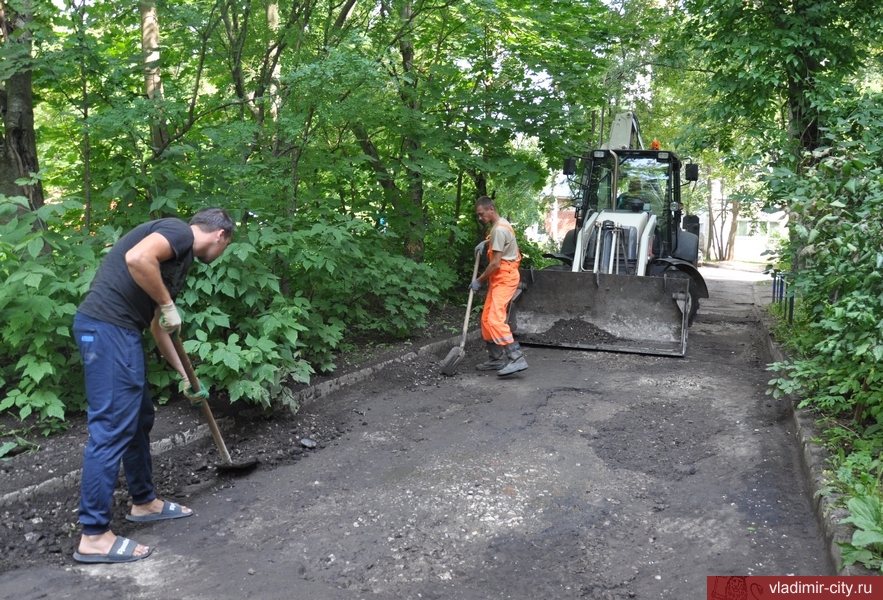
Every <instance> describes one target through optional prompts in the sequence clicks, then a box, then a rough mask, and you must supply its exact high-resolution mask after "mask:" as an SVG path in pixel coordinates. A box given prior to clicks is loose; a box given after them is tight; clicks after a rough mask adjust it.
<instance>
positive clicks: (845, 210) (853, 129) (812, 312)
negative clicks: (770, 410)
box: [771, 98, 883, 424]
mask: <svg viewBox="0 0 883 600" xmlns="http://www.w3.org/2000/svg"><path fill="white" fill-rule="evenodd" d="M878 102H879V100H878V99H875V98H868V99H867V103H866V104H865V105H864V106H863V107H861V108H860V109H859V110H857V111H855V112H854V113H853V114H851V115H850V116H849V118H845V119H842V120H840V121H838V122H837V123H836V124H835V125H834V127H832V128H831V130H830V134H829V135H830V139H831V146H830V147H827V148H825V149H822V150H820V151H819V152H818V153H817V154H818V156H819V160H818V162H817V165H816V166H815V167H814V168H813V169H810V170H809V171H808V172H807V173H806V174H805V175H804V176H802V177H797V176H795V175H794V174H792V173H789V172H787V171H785V170H782V169H780V170H778V171H776V172H775V174H774V180H773V181H772V182H771V183H772V187H773V188H774V189H775V191H776V193H777V194H778V195H780V196H788V197H789V203H790V207H791V223H790V230H791V236H792V237H791V240H790V242H789V244H788V247H787V249H786V251H785V252H786V254H785V256H784V258H785V260H786V261H787V262H789V263H790V264H794V265H799V269H798V270H797V271H796V272H795V273H794V276H793V278H792V280H791V284H790V289H789V293H791V294H794V296H795V298H796V299H797V302H796V304H797V306H798V312H800V313H801V314H802V315H804V316H803V317H802V319H801V322H803V323H806V326H807V327H806V329H799V330H796V333H797V335H796V336H795V338H796V339H795V343H796V344H797V348H796V349H797V354H798V358H796V359H794V361H793V362H791V363H789V364H787V365H780V366H778V367H776V368H777V369H778V370H780V371H782V372H784V373H785V374H786V377H782V378H777V379H775V380H773V381H772V382H771V383H772V385H773V386H774V389H775V390H777V391H778V392H781V393H800V394H801V395H802V396H803V397H804V403H805V404H808V405H812V406H814V407H816V408H819V409H821V410H823V411H825V412H827V413H830V414H834V415H838V414H839V415H842V414H846V413H848V412H850V411H853V410H854V409H855V408H856V407H859V409H860V410H864V411H866V412H867V416H869V417H870V418H871V419H873V420H874V421H875V422H877V423H881V424H883V397H881V395H880V394H879V390H880V387H881V384H883V374H881V371H880V368H879V365H880V361H881V359H883V296H881V294H880V290H881V284H883V275H881V271H880V269H881V267H883V251H881V249H880V246H879V240H880V239H881V237H883V225H881V223H883V222H881V220H880V219H879V215H880V214H881V210H883V185H881V181H883V161H881V153H880V146H879V144H878V141H877V131H878V130H879V128H880V127H881V126H883V111H881V110H880V109H878V108H877V105H878Z"/></svg>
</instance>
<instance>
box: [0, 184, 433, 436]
mask: <svg viewBox="0 0 883 600" xmlns="http://www.w3.org/2000/svg"><path fill="white" fill-rule="evenodd" d="M0 200H3V203H2V204H0V214H2V215H3V217H4V219H5V220H6V222H5V224H4V225H3V226H2V227H0V272H2V273H3V278H4V280H5V283H4V286H3V287H2V289H0V318H2V319H3V320H4V321H5V322H7V323H9V327H7V328H5V329H4V331H3V344H2V355H0V366H2V371H0V384H2V383H3V382H15V384H9V385H2V386H0V387H2V390H3V392H4V397H3V400H2V402H0V410H16V411H17V416H18V417H19V418H21V419H22V420H24V419H27V418H29V417H31V416H32V415H33V416H35V417H36V418H38V420H39V422H40V423H41V424H42V427H43V430H44V432H45V433H49V432H51V431H52V430H53V428H54V427H56V424H57V423H60V422H61V421H63V419H64V417H65V414H66V412H67V411H79V410H83V409H84V407H85V402H84V399H83V394H82V390H83V381H82V366H81V364H80V358H79V354H78V353H77V350H76V347H75V345H74V344H73V342H72V339H71V333H70V326H71V322H72V319H73V315H74V313H75V312H76V306H77V304H78V303H79V301H80V300H81V298H82V296H83V294H84V293H85V291H86V290H87V289H88V284H89V282H90V281H91V277H92V275H93V274H94V272H95V270H96V269H97V266H98V262H99V261H100V258H101V251H100V250H101V248H103V247H104V246H105V245H111V244H112V243H113V242H115V241H116V239H118V237H119V234H120V231H119V230H116V229H111V228H102V229H101V232H102V233H101V235H96V236H89V237H85V238H84V237H83V236H82V235H80V234H78V233H75V232H74V234H73V235H70V237H64V236H63V235H60V234H59V233H58V232H57V231H56V230H65V231H67V229H66V220H67V219H72V218H76V217H77V216H78V214H79V211H80V210H81V207H80V206H79V205H78V204H77V203H61V204H53V205H46V206H45V207H43V209H41V210H40V211H38V213H32V212H26V211H25V210H24V209H25V206H26V202H25V201H24V199H22V198H13V199H0ZM38 215H39V217H40V219H39V221H38V220H37V217H38ZM252 218H253V219H255V220H253V221H251V222H250V223H249V222H246V224H245V225H244V226H243V227H241V229H240V232H239V233H238V234H237V236H238V237H237V239H236V241H234V242H233V243H232V244H231V245H230V247H229V248H228V250H227V252H225V254H224V255H223V256H222V257H221V258H220V259H218V260H217V261H215V262H214V263H213V264H212V265H211V266H207V265H202V264H201V263H198V264H196V265H194V267H192V268H191V273H190V276H189V278H188V286H187V287H185V289H184V290H183V291H182V292H181V294H180V295H179V297H178V300H177V303H178V305H179V306H180V307H181V310H182V312H183V313H184V314H185V323H184V329H183V331H182V335H183V337H184V339H185V340H186V341H185V349H186V350H187V352H188V354H191V355H192V357H193V361H194V363H195V365H196V372H197V374H198V375H199V377H200V379H201V380H203V379H204V383H205V384H206V385H207V386H209V387H210V388H213V389H215V390H218V389H221V390H225V391H227V392H228V393H229V395H230V399H231V400H232V401H237V400H240V399H242V400H247V401H249V402H253V403H257V404H259V405H261V406H264V407H269V406H271V405H272V403H273V402H274V401H286V399H287V398H288V396H289V395H290V393H289V392H288V391H287V389H288V388H287V387H286V386H287V384H290V383H292V382H307V381H309V378H310V375H311V374H313V373H315V372H317V371H329V370H331V369H333V368H334V362H333V360H334V354H335V350H336V349H337V348H338V347H339V346H340V344H341V342H342V340H343V339H344V336H345V335H346V334H347V332H358V333H360V334H376V335H383V336H399V337H401V336H405V335H407V334H408V333H409V332H410V331H411V330H412V329H413V328H415V327H421V326H423V325H424V324H425V318H426V315H427V313H428V311H429V305H430V304H431V303H432V302H434V301H435V300H437V298H438V297H439V294H440V289H439V287H438V284H437V279H438V278H437V276H436V275H435V273H434V271H433V270H432V269H431V268H430V267H429V266H428V265H425V264H417V263H414V262H413V261H410V260H407V259H405V258H403V257H402V256H400V255H395V254H391V253H390V252H389V251H388V247H389V246H390V245H395V241H394V239H393V236H391V235H388V234H383V233H381V232H380V231H378V230H376V229H375V228H373V227H372V226H371V225H370V224H368V223H365V222H364V221H361V220H359V219H353V218H351V217H345V216H340V215H330V216H328V217H327V218H325V219H314V220H312V221H305V220H303V219H295V218H291V219H288V218H279V219H275V220H273V221H265V220H262V219H261V220H257V218H256V217H252ZM68 233H69V234H70V233H71V232H70V231H68ZM150 343H151V344H152V340H151V341H150ZM149 379H150V382H151V383H152V384H153V385H154V386H155V389H156V390H157V392H158V394H157V396H158V400H159V401H160V402H165V401H167V400H168V398H169V397H170V394H171V393H174V391H175V390H177V380H176V375H175V374H174V373H173V372H171V371H170V370H169V369H168V368H167V367H164V366H162V365H152V366H151V370H150V374H149Z"/></svg>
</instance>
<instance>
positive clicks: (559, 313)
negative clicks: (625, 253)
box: [515, 269, 691, 356]
mask: <svg viewBox="0 0 883 600" xmlns="http://www.w3.org/2000/svg"><path fill="white" fill-rule="evenodd" d="M521 277H522V281H524V282H526V283H527V286H526V289H525V290H524V291H523V292H522V294H521V295H520V296H519V298H518V299H517V301H516V302H515V309H516V311H517V318H518V332H517V333H516V337H517V338H518V340H519V341H520V342H521V343H524V344H528V345H537V346H561V347H565V348H576V349H581V350H602V351H608V352H630V353H636V354H651V355H660V356H684V354H685V353H686V351H687V328H688V326H687V317H688V314H689V306H690V301H691V300H690V292H689V279H685V278H678V277H662V276H660V277H650V276H647V277H636V276H633V275H608V274H595V273H591V272H584V273H573V272H570V271H561V270H556V269H544V270H539V271H533V272H531V271H526V270H522V272H521Z"/></svg>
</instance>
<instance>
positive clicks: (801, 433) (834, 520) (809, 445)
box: [754, 285, 876, 576]
mask: <svg viewBox="0 0 883 600" xmlns="http://www.w3.org/2000/svg"><path fill="white" fill-rule="evenodd" d="M754 297H755V301H754V305H755V307H756V311H757V313H758V314H757V316H758V320H759V321H760V324H761V327H762V328H763V334H764V336H763V337H764V341H765V342H766V347H767V351H768V352H769V355H770V356H771V357H772V359H773V361H774V362H783V361H784V360H786V358H787V355H786V354H785V353H784V352H783V351H782V349H781V348H780V347H779V344H778V343H777V342H776V340H775V338H774V337H773V334H772V331H771V330H770V323H769V318H768V317H767V316H766V315H765V314H764V312H763V309H762V308H761V307H762V306H764V305H766V304H767V303H766V302H761V301H760V299H759V290H758V286H756V285H755V286H754ZM800 400H801V399H800V398H796V397H794V396H789V401H790V402H791V418H792V420H793V421H794V428H795V435H796V436H797V441H798V443H799V444H800V459H801V461H800V462H801V467H802V470H803V476H804V481H805V482H806V492H807V494H808V495H809V499H810V502H811V504H812V507H813V511H814V512H815V515H816V520H817V521H818V524H819V528H820V529H821V530H822V535H824V537H825V544H826V547H827V549H828V555H829V557H830V559H831V564H832V565H833V566H834V568H835V569H836V570H837V573H838V574H839V575H861V576H869V575H875V574H876V573H872V572H871V571H869V570H868V569H866V568H864V567H863V566H862V565H858V564H855V565H852V566H849V567H843V568H841V566H840V565H841V564H842V563H843V552H842V551H841V549H840V546H838V545H837V544H838V543H844V542H850V541H852V533H853V531H854V530H855V529H854V528H853V527H852V526H850V525H848V524H841V523H840V521H841V520H842V519H844V518H845V517H847V516H849V511H847V510H846V509H845V508H839V507H837V506H835V504H836V503H837V501H838V500H839V499H840V498H841V497H842V496H841V495H840V494H834V493H831V494H830V495H828V494H827V493H826V492H825V490H826V488H827V487H828V485H827V478H826V477H825V474H824V471H825V467H826V464H827V459H828V457H829V454H828V452H827V451H826V450H825V449H824V448H823V447H821V446H820V445H819V444H817V443H815V442H814V441H813V440H815V439H816V438H818V436H819V430H818V429H817V428H816V426H815V418H814V417H813V415H812V413H811V412H810V411H807V410H805V409H802V408H798V405H799V404H800Z"/></svg>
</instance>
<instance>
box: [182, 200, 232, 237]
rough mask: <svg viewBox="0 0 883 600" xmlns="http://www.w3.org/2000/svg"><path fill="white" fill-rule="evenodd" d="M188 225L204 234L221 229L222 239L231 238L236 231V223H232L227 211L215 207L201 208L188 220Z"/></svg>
mask: <svg viewBox="0 0 883 600" xmlns="http://www.w3.org/2000/svg"><path fill="white" fill-rule="evenodd" d="M190 224H191V225H196V226H197V227H199V228H200V229H201V230H202V231H204V232H206V233H211V232H212V231H217V230H218V229H223V230H224V237H226V238H232V237H233V233H234V232H235V231H236V223H234V222H233V219H231V218H230V215H228V214H227V211H226V210H224V209H223V208H218V207H217V206H215V207H211V208H203V209H202V210H201V211H199V212H198V213H196V214H195V215H193V218H192V219H190Z"/></svg>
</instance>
